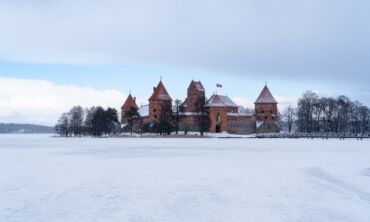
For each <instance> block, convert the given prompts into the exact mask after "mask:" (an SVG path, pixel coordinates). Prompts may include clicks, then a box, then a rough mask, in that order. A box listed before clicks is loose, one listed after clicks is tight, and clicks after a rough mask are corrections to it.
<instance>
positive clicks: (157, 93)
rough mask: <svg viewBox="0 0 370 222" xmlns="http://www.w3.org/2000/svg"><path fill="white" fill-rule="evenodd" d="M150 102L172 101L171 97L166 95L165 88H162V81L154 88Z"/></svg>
mask: <svg viewBox="0 0 370 222" xmlns="http://www.w3.org/2000/svg"><path fill="white" fill-rule="evenodd" d="M152 100H172V98H171V96H170V95H169V94H168V92H167V90H166V87H164V85H163V83H162V81H160V82H159V83H158V86H157V87H154V91H153V94H152V96H151V97H150V98H149V101H152Z"/></svg>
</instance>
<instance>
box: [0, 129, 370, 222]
mask: <svg viewBox="0 0 370 222" xmlns="http://www.w3.org/2000/svg"><path fill="white" fill-rule="evenodd" d="M0 221H1V222H3V221H4V222H13V221H22V222H54V221H63V222H64V221H68V222H70V221H71V222H94V221H99V222H100V221H101V222H116V221H117V222H118V221H119V222H126V221H128V222H131V221H132V222H149V221H150V222H152V221H160V222H183V221H187V222H198V221H202V222H203V221H211V222H214V221H215V222H217V221H220V222H221V221H222V222H247V221H252V222H256V221H263V222H269V221H282V222H289V221H292V222H297V221H298V222H299V221H307V222H313V221H314V222H318V221H351V222H353V221H364V222H368V221H370V140H363V141H356V140H345V141H339V140H334V139H333V140H320V139H317V140H309V139H299V140H283V139H264V140H261V139H137V138H134V139H127V138H126V139H125V138H112V139H91V138H82V139H81V138H75V139H63V138H51V137H50V136H47V135H0Z"/></svg>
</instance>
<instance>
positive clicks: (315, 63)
mask: <svg viewBox="0 0 370 222" xmlns="http://www.w3.org/2000/svg"><path fill="white" fill-rule="evenodd" d="M369 6H370V2H369V1H361V0H358V1H345V0H337V1H334V0H332V1H330V0H311V1H295V0H283V1H274V0H259V1H257V0H228V1H226V0H212V1H211V0H204V1H195V0H188V1H171V0H158V1H151V0H126V1H122V0H106V1H98V0H91V1H87V0H85V1H83V0H75V1H72V0H54V1H41V0H38V1H35V0H30V1H25V0H23V1H2V2H0V30H1V35H0V58H2V59H4V60H12V61H23V62H35V63H110V62H113V63H126V62H129V63H155V64H166V65H175V66H184V67H195V68H204V69H209V70H213V71H221V72H227V73H235V74H239V75H250V76H253V75H256V76H257V75H261V74H263V75H269V76H279V77H283V78H294V79H307V78H318V77H320V78H327V79H333V78H335V79H336V80H338V79H339V80H346V81H347V80H348V81H352V82H357V83H358V84H361V83H362V84H363V83H366V84H368V83H369V77H368V75H369V73H370V72H369V71H370V64H369V61H370V40H369V39H370V36H369V35H370V34H369V33H370V23H369V22H368V21H370V14H369V13H368V9H369V8H370V7H369Z"/></svg>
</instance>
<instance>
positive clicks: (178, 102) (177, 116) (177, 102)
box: [173, 99, 181, 135]
mask: <svg viewBox="0 0 370 222" xmlns="http://www.w3.org/2000/svg"><path fill="white" fill-rule="evenodd" d="M180 105H181V100H179V99H176V100H175V101H174V107H173V111H174V113H175V131H176V135H177V134H179V122H180Z"/></svg>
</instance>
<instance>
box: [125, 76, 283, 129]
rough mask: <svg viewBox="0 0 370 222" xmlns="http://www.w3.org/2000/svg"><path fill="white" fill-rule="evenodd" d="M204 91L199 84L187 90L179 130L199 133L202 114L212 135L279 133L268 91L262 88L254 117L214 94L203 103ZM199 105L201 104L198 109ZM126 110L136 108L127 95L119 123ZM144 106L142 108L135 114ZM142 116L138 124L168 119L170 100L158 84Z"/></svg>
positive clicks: (193, 83) (224, 97)
mask: <svg viewBox="0 0 370 222" xmlns="http://www.w3.org/2000/svg"><path fill="white" fill-rule="evenodd" d="M205 98H206V97H205V89H204V87H203V85H202V83H201V82H196V81H192V82H191V83H190V85H189V87H188V90H187V98H186V99H185V100H184V102H183V103H182V104H181V105H180V116H179V120H180V121H179V130H180V131H199V119H200V118H199V112H200V110H203V111H204V112H205V113H206V115H207V116H206V118H207V119H208V121H207V123H208V130H209V132H212V133H218V132H228V133H234V134H251V133H274V132H279V128H278V126H277V113H278V108H277V102H276V100H275V99H274V97H273V96H272V94H271V92H270V90H269V89H268V88H267V86H265V87H264V88H263V90H262V92H261V94H260V95H259V97H258V98H257V100H256V102H255V108H254V111H255V112H254V113H244V112H240V111H239V108H240V107H239V106H238V105H236V104H235V103H234V102H233V101H232V100H231V99H230V98H229V97H227V96H222V95H217V94H214V95H212V96H211V98H210V99H208V100H207V101H206V99H205ZM201 104H204V106H202V105H201ZM129 107H137V106H136V101H135V99H134V98H132V96H131V95H129V97H128V98H127V100H126V102H125V104H124V106H122V118H121V119H122V123H125V121H126V122H127V120H125V118H124V111H125V110H126V109H127V108H129ZM143 107H145V106H142V107H141V108H140V109H139V111H140V110H141V109H142V108H143ZM147 107H148V108H147V111H148V112H146V115H145V116H142V121H141V122H142V123H151V122H156V121H159V120H161V117H162V115H171V116H172V117H174V113H173V111H172V98H171V97H170V95H169V94H168V92H167V90H166V88H165V86H164V85H163V83H162V81H160V82H159V83H158V85H157V87H154V88H153V94H152V95H151V97H150V98H149V106H147Z"/></svg>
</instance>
